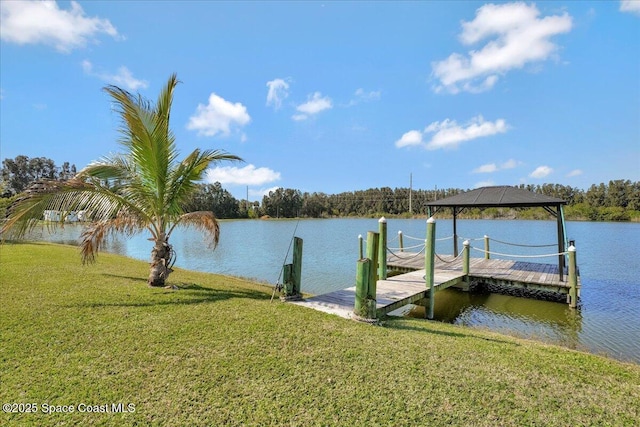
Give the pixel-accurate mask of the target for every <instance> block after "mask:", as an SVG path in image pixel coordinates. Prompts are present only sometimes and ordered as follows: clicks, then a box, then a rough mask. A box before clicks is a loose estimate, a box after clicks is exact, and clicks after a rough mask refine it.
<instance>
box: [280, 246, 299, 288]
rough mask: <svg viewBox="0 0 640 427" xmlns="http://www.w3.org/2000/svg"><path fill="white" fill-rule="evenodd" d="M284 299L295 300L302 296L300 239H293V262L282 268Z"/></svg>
mask: <svg viewBox="0 0 640 427" xmlns="http://www.w3.org/2000/svg"><path fill="white" fill-rule="evenodd" d="M282 277H283V280H282V282H283V285H284V298H286V299H289V298H296V297H299V296H301V295H302V291H301V284H302V239H301V238H299V237H294V238H293V262H292V263H291V264H286V265H284V266H283V272H282Z"/></svg>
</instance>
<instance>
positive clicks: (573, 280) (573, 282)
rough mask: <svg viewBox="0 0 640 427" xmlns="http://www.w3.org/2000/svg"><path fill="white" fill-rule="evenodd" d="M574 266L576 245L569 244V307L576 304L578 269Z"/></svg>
mask: <svg viewBox="0 0 640 427" xmlns="http://www.w3.org/2000/svg"><path fill="white" fill-rule="evenodd" d="M577 270H578V269H577V266H576V247H575V246H569V307H571V308H576V307H577V306H578V274H577V273H578V271H577Z"/></svg>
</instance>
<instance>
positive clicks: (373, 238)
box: [367, 231, 380, 301]
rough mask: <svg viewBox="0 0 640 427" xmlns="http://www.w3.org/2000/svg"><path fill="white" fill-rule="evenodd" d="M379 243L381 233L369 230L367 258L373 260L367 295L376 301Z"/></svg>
mask: <svg viewBox="0 0 640 427" xmlns="http://www.w3.org/2000/svg"><path fill="white" fill-rule="evenodd" d="M379 244H380V236H379V234H378V233H376V232H375V231H369V232H367V258H369V260H370V261H371V267H370V268H369V293H368V295H367V297H368V298H370V299H372V300H374V301H375V299H376V286H377V282H378V259H379V256H380V255H379V246H378V245H379Z"/></svg>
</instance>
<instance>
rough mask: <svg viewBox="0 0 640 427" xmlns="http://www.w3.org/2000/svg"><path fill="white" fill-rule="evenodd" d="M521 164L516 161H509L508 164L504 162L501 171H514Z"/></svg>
mask: <svg viewBox="0 0 640 427" xmlns="http://www.w3.org/2000/svg"><path fill="white" fill-rule="evenodd" d="M520 163H521V162H519V161H517V160H515V159H509V160H507V161H506V162H504V163H503V164H501V165H500V169H513V168H515V167H517V166H518V165H519V164H520Z"/></svg>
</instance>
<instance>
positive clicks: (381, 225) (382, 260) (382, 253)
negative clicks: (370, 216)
mask: <svg viewBox="0 0 640 427" xmlns="http://www.w3.org/2000/svg"><path fill="white" fill-rule="evenodd" d="M378 232H379V234H380V242H379V244H378V277H379V278H380V280H386V278H387V219H386V218H385V217H382V218H380V219H379V220H378Z"/></svg>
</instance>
